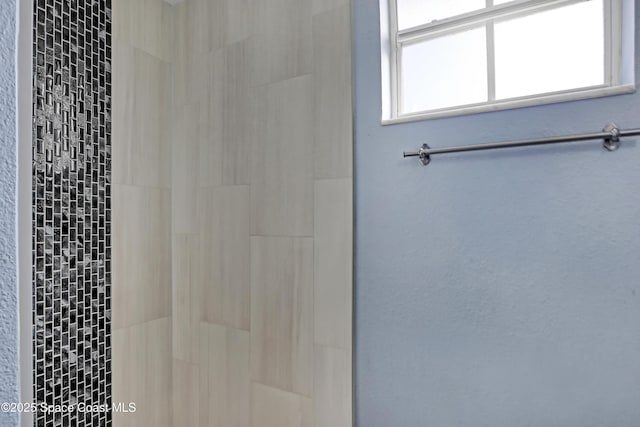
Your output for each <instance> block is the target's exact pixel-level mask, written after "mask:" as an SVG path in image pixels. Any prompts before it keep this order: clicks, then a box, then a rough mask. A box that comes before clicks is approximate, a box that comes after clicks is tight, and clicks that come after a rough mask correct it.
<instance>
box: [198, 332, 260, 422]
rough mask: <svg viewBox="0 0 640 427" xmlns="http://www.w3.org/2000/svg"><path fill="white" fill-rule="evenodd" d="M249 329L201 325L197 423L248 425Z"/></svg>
mask: <svg viewBox="0 0 640 427" xmlns="http://www.w3.org/2000/svg"><path fill="white" fill-rule="evenodd" d="M249 342H250V338H249V333H248V332H246V331H239V330H236V329H233V328H227V327H225V326H219V325H214V324H208V323H205V322H202V323H201V325H200V360H199V366H200V373H201V379H200V426H202V427H228V426H232V427H248V426H249V416H250V412H249V408H250V378H249Z"/></svg>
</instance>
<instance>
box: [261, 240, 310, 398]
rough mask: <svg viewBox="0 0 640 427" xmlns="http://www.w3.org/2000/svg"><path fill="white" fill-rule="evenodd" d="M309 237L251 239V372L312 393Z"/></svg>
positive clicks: (283, 386)
mask: <svg viewBox="0 0 640 427" xmlns="http://www.w3.org/2000/svg"><path fill="white" fill-rule="evenodd" d="M312 281H313V239H309V238H286V237H252V238H251V373H252V378H253V379H254V380H255V381H258V382H261V383H263V384H266V385H269V386H273V387H277V388H280V389H283V390H287V391H291V392H294V393H299V394H303V395H306V396H311V393H312V391H313V335H312V334H313V288H312V286H313V284H312Z"/></svg>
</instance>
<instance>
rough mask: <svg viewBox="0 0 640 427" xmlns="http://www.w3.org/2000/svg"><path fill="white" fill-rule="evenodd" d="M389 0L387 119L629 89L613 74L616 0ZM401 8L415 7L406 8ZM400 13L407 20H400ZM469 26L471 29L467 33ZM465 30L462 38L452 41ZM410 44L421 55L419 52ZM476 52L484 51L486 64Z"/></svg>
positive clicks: (618, 5) (615, 66)
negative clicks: (472, 37) (483, 92)
mask: <svg viewBox="0 0 640 427" xmlns="http://www.w3.org/2000/svg"><path fill="white" fill-rule="evenodd" d="M383 1H384V0H383ZM389 1H390V3H389V15H390V22H389V24H390V28H389V32H390V40H389V42H390V43H389V44H390V46H391V49H390V51H389V63H388V65H389V69H390V73H389V75H388V76H389V80H390V90H389V94H390V97H389V105H388V107H385V111H387V113H385V114H387V118H388V119H391V120H393V119H403V118H405V117H413V116H416V117H417V116H419V118H422V117H431V116H442V115H454V114H463V113H465V112H475V111H489V110H496V109H504V108H513V107H517V106H523V105H536V104H541V103H548V102H559V101H566V100H569V99H579V98H585V97H590V96H603V95H606V94H611V93H619V92H631V91H633V89H634V87H633V85H629V84H628V83H629V82H624V83H625V84H626V85H624V86H623V85H622V83H621V81H620V61H621V55H620V50H621V49H620V48H621V34H622V30H621V14H622V3H623V0H587V1H585V0H580V1H578V0H555V1H541V0H511V1H505V0H493V2H492V1H491V0H486V1H485V0H482V1H481V3H482V4H484V7H483V8H481V9H478V6H479V5H480V3H478V0H468V1H455V2H446V1H441V0H389ZM416 5H417V6H416ZM428 5H431V6H432V8H431V9H429V8H428ZM411 7H417V9H414V10H415V13H413V14H412V13H410V11H411V9H410V8H411ZM631 7H633V6H632V5H631ZM383 10H384V8H383ZM425 10H426V11H425ZM460 11H462V13H461V14H458V15H453V16H451V15H452V14H453V13H458V12H460ZM401 16H410V18H406V17H405V18H401ZM418 19H420V20H421V21H423V22H421V21H418ZM406 22H411V25H414V24H417V25H414V26H413V27H411V28H404V27H406V25H407V24H406ZM399 25H402V28H401V29H399V28H400V27H399ZM383 28H384V26H383ZM480 29H482V31H481V30H480ZM525 29H526V30H525ZM470 34H474V35H475V36H476V37H477V38H476V39H475V40H473V41H472V40H470V38H469V37H468V36H469V35H470ZM527 36H528V37H527ZM465 38H466V40H467V42H466V43H460V41H461V40H465ZM456 40H457V41H458V43H456ZM420 51H422V52H424V53H428V55H424V56H423V57H422V58H421V57H420V54H419V53H420ZM383 52H384V49H383ZM480 55H485V60H484V63H485V64H486V69H483V68H482V67H481V65H482V61H481V60H480V59H479V56H480ZM383 61H384V56H383ZM473 70H475V71H474V73H476V74H473V76H471V74H472V71H473ZM383 75H386V73H383ZM483 79H485V80H486V82H481V81H482V80H483ZM631 83H632V82H631ZM383 84H384V83H383ZM481 89H485V94H484V96H482V97H480V96H479V94H478V91H479V90H481ZM385 105H386V104H385Z"/></svg>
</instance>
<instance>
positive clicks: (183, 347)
mask: <svg viewBox="0 0 640 427" xmlns="http://www.w3.org/2000/svg"><path fill="white" fill-rule="evenodd" d="M196 244H197V238H196V236H192V235H182V234H176V235H174V237H173V248H172V249H173V269H172V273H173V281H172V289H173V299H172V303H173V311H172V321H173V323H172V324H173V357H174V358H175V359H180V360H182V361H186V362H191V363H196V361H197V360H198V357H197V356H198V340H199V338H200V336H199V332H198V330H199V326H200V317H201V310H200V307H201V300H202V298H201V296H202V295H201V291H200V288H199V287H198V282H197V279H196V278H197V274H196V271H195V269H196V265H197V264H196V262H195V257H196V254H197V253H198V248H197V247H196Z"/></svg>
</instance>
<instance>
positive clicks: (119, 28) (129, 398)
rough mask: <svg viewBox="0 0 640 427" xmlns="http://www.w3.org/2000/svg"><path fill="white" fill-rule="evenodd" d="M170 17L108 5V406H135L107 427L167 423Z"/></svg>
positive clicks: (157, 8) (147, 6)
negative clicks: (110, 36) (110, 200)
mask: <svg viewBox="0 0 640 427" xmlns="http://www.w3.org/2000/svg"><path fill="white" fill-rule="evenodd" d="M173 19H174V14H173V8H172V7H171V6H170V5H169V4H167V3H165V2H164V1H163V0H113V147H112V150H113V186H112V188H113V214H112V221H113V320H112V329H113V357H112V358H113V400H114V401H115V402H135V403H136V412H134V413H114V414H113V425H114V426H115V427H128V426H131V427H145V426H149V427H169V426H170V425H171V387H172V384H171V205H170V202H171V192H170V187H169V186H170V183H171V164H170V156H169V154H170V152H169V150H170V142H171V129H172V124H171V122H172V117H171V116H170V106H171V105H170V102H171V64H172V50H173V49H172V46H173V30H172V28H173ZM182 425H185V426H187V425H189V424H182Z"/></svg>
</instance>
